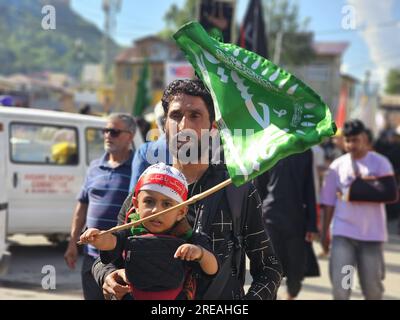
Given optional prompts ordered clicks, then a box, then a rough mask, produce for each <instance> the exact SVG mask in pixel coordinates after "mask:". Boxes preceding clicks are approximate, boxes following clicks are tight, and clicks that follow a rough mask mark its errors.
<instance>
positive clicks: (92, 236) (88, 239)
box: [79, 228, 100, 246]
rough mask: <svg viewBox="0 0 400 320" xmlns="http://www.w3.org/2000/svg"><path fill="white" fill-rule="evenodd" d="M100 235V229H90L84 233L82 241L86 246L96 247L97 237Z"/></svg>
mask: <svg viewBox="0 0 400 320" xmlns="http://www.w3.org/2000/svg"><path fill="white" fill-rule="evenodd" d="M99 233H100V230H99V229H95V228H90V229H87V230H86V231H85V232H84V233H82V234H81V237H80V239H79V240H80V241H81V242H82V243H84V244H91V245H93V246H96V242H97V240H98V237H97V235H98V234H99Z"/></svg>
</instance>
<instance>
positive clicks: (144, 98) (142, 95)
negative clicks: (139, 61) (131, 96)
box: [132, 60, 150, 117]
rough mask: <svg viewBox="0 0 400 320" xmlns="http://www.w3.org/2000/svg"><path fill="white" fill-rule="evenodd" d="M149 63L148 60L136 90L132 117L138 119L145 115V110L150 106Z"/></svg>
mask: <svg viewBox="0 0 400 320" xmlns="http://www.w3.org/2000/svg"><path fill="white" fill-rule="evenodd" d="M148 82H149V62H148V61H147V60H146V61H145V63H144V65H143V69H142V74H141V75H140V78H139V81H138V83H137V88H136V98H135V104H134V105H133V110H132V115H133V116H135V117H137V116H141V115H142V114H143V111H144V109H145V108H146V107H147V106H149V105H150V90H149V83H148Z"/></svg>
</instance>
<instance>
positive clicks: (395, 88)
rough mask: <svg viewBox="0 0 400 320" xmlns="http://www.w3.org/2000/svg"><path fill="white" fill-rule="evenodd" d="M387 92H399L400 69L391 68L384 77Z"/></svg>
mask: <svg viewBox="0 0 400 320" xmlns="http://www.w3.org/2000/svg"><path fill="white" fill-rule="evenodd" d="M385 91H386V93H387V94H400V69H391V70H390V71H389V72H388V74H387V77H386V89H385Z"/></svg>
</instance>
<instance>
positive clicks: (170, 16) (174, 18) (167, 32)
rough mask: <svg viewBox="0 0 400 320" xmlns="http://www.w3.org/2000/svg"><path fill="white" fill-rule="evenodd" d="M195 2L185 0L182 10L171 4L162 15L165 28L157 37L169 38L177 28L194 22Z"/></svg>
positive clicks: (193, 0)
mask: <svg viewBox="0 0 400 320" xmlns="http://www.w3.org/2000/svg"><path fill="white" fill-rule="evenodd" d="M197 2H198V1H197V0H186V2H185V4H184V5H183V7H182V8H179V7H178V6H177V5H176V4H172V5H171V7H170V8H169V9H168V11H167V12H166V13H165V15H164V21H165V23H166V27H165V28H164V29H163V30H161V31H160V32H159V34H158V35H159V36H160V37H162V38H165V39H167V38H170V37H171V36H172V34H174V33H175V32H176V30H178V28H179V27H181V26H182V25H184V24H185V23H187V22H189V21H192V20H194V19H195V18H196V7H197Z"/></svg>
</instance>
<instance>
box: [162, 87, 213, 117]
mask: <svg viewBox="0 0 400 320" xmlns="http://www.w3.org/2000/svg"><path fill="white" fill-rule="evenodd" d="M179 94H187V95H189V96H195V97H200V98H202V99H203V101H204V103H205V105H206V106H207V110H208V113H209V115H210V123H213V122H214V120H215V112H214V103H213V100H212V97H211V94H210V92H209V91H208V90H207V88H206V87H205V86H204V83H203V82H202V81H201V80H198V79H195V80H192V79H185V80H175V81H172V82H171V83H170V84H169V85H168V87H167V88H166V89H165V90H164V94H163V97H162V99H161V102H162V106H163V109H164V114H165V117H166V116H167V114H168V108H169V104H170V102H171V101H172V100H173V99H174V98H175V97H176V96H178V95H179Z"/></svg>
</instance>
